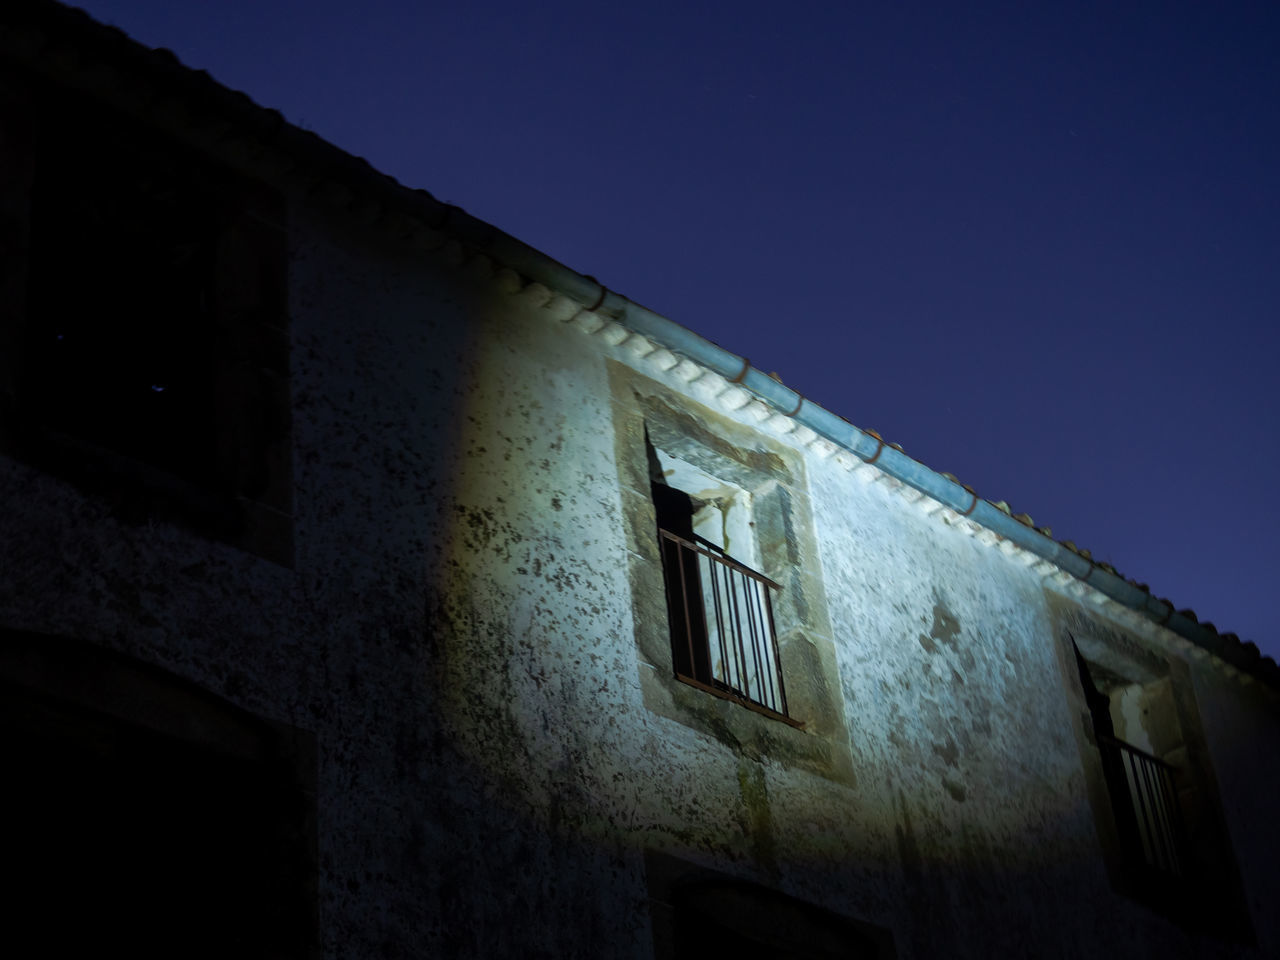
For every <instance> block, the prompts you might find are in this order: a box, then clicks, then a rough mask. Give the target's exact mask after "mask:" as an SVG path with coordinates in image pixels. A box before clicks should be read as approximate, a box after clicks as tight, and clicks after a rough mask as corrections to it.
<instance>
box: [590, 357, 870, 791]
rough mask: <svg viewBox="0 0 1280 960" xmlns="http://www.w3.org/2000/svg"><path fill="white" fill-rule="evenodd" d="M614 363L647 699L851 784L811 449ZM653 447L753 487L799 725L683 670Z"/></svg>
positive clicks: (743, 745)
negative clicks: (655, 495) (674, 642)
mask: <svg viewBox="0 0 1280 960" xmlns="http://www.w3.org/2000/svg"><path fill="white" fill-rule="evenodd" d="M606 364H607V368H608V374H609V381H610V390H611V397H612V412H613V424H614V448H615V450H614V452H615V459H616V463H617V468H618V479H619V485H620V491H621V497H622V508H623V522H624V533H625V538H626V547H627V558H628V577H629V581H630V593H631V606H632V618H633V622H634V625H635V643H636V659H637V669H638V672H639V676H640V686H641V692H642V696H643V699H644V704H645V706H646V707H647V708H648V709H649V710H650V711H651V712H653V713H655V714H657V715H659V716H663V717H666V718H668V719H670V720H674V721H676V722H678V723H681V724H683V725H685V726H687V727H690V728H692V729H694V730H697V731H699V732H701V733H704V734H706V735H708V736H711V737H713V738H714V739H716V740H718V741H720V742H721V743H723V744H725V745H726V746H727V747H729V748H730V749H732V750H734V751H735V752H737V753H738V754H739V755H741V756H744V757H748V758H752V759H759V758H762V757H766V756H767V757H769V758H770V759H772V760H774V761H776V762H779V763H782V764H784V765H788V766H793V767H796V768H799V769H803V770H807V771H809V772H811V773H815V774H817V775H819V776H822V777H825V778H827V779H829V780H833V781H835V782H838V783H843V784H845V785H849V786H851V785H853V783H854V774H853V764H852V756H851V753H850V749H849V740H848V738H849V733H848V727H847V725H846V723H845V721H844V707H843V701H842V698H841V694H840V683H839V672H838V669H839V668H838V666H837V660H836V650H835V644H834V641H833V639H832V630H831V624H830V620H829V618H828V613H827V601H826V594H825V591H824V586H823V578H822V572H821V566H820V561H819V554H818V545H817V539H816V536H815V533H814V525H813V519H812V513H811V509H810V506H809V497H808V491H807V481H806V474H805V465H804V458H803V455H802V454H801V453H800V452H799V451H796V450H794V449H792V448H791V447H788V446H786V445H785V444H783V443H780V442H778V441H777V440H775V439H773V438H771V437H768V436H766V435H764V434H763V433H761V432H760V431H758V430H755V429H752V428H751V427H749V426H746V425H744V424H742V423H740V422H738V421H736V420H734V419H733V418H731V417H729V416H726V415H725V414H722V413H718V412H716V411H714V410H711V409H709V408H708V407H706V406H705V405H703V404H701V403H698V402H697V401H695V400H692V399H690V398H688V397H686V396H683V395H681V394H678V393H676V392H675V391H673V390H671V389H669V388H668V387H666V386H664V385H662V384H660V383H658V382H657V381H655V380H653V379H651V378H649V377H647V376H645V375H643V374H640V373H637V372H636V371H634V370H633V369H631V368H630V367H628V366H626V365H624V364H622V363H620V362H618V361H615V360H612V359H607V360H606ZM647 442H652V444H653V446H655V447H657V448H660V449H662V450H664V451H665V452H666V453H668V454H670V455H672V456H675V457H679V458H680V459H682V460H685V461H686V462H688V463H690V464H692V465H694V466H696V467H698V468H699V469H700V470H703V471H704V472H705V473H707V474H709V475H710V476H713V477H719V478H722V479H723V480H724V481H726V482H728V483H731V484H734V485H735V486H737V487H740V488H742V489H743V490H746V491H748V492H750V494H751V497H752V505H753V507H752V513H753V522H754V527H755V535H756V545H755V546H756V557H757V558H758V561H759V563H760V567H759V572H760V573H762V574H763V575H764V576H766V577H768V578H769V579H771V580H773V581H775V582H776V583H778V584H779V586H780V589H778V590H777V591H776V592H775V593H774V595H773V617H774V627H775V634H776V637H777V643H778V653H779V658H780V660H781V663H782V675H783V678H784V682H785V684H786V696H787V706H788V714H789V717H790V719H791V720H792V721H794V725H790V724H788V723H783V722H780V721H779V720H777V719H773V718H771V717H768V716H765V715H762V714H760V713H757V712H754V711H752V710H749V709H747V708H745V707H744V706H743V705H742V704H740V703H738V702H736V701H733V700H727V699H723V698H720V697H716V696H713V695H711V694H710V693H708V692H706V691H704V690H701V689H699V688H697V687H694V686H691V685H690V684H688V683H685V682H683V681H681V680H679V679H678V678H677V677H676V672H675V668H674V664H673V657H672V649H671V632H670V626H669V620H668V611H667V595H666V585H665V581H664V575H663V568H662V558H661V555H660V552H659V545H658V534H657V522H656V515H655V509H654V506H653V501H652V495H651V489H650V467H649V462H648V455H647V452H646V443H647Z"/></svg>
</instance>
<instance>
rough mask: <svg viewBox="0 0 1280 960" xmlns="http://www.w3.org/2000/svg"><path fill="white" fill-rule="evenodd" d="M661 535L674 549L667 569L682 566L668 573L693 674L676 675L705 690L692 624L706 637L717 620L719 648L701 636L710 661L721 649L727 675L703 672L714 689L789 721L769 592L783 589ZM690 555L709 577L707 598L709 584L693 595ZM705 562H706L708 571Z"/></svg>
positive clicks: (665, 555) (665, 553)
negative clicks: (687, 558) (688, 564)
mask: <svg viewBox="0 0 1280 960" xmlns="http://www.w3.org/2000/svg"><path fill="white" fill-rule="evenodd" d="M658 532H659V534H660V535H661V537H662V538H663V539H664V541H670V542H671V543H672V544H674V546H673V547H671V548H670V549H666V548H665V547H664V550H663V561H664V565H666V566H667V567H668V568H669V567H670V564H671V563H672V562H675V564H676V566H677V567H678V572H677V573H674V574H671V573H670V571H669V569H668V577H669V579H668V582H669V583H671V584H672V588H674V586H675V585H676V584H678V585H679V588H680V594H681V604H680V606H681V608H682V609H681V611H680V612H681V613H683V615H684V624H685V641H686V646H687V648H688V655H689V664H690V672H691V674H693V675H692V676H688V677H685V676H684V675H683V674H681V673H680V671H679V670H677V671H676V672H677V675H679V676H681V677H682V679H686V680H691V681H695V683H694V685H695V686H698V685H703V686H706V684H702V683H701V678H700V677H698V676H697V673H698V669H699V661H698V651H697V649H695V644H694V640H695V638H694V636H693V625H694V623H695V621H696V622H699V623H701V624H702V626H703V630H704V633H706V634H709V632H710V629H711V625H712V621H713V620H714V625H715V630H716V640H715V647H712V646H711V644H710V637H709V636H704V637H702V638H701V643H702V646H703V648H704V649H705V651H706V652H705V658H706V659H707V660H708V661H709V660H710V659H711V651H712V650H713V649H717V648H718V650H719V653H720V668H721V672H722V674H723V677H717V676H716V671H715V666H714V664H711V663H708V664H707V666H706V668H705V669H707V670H708V671H709V672H710V676H709V677H708V681H709V682H710V683H711V688H712V689H714V683H722V684H723V685H724V687H725V690H726V691H727V692H725V696H726V697H727V698H728V699H736V700H740V701H744V702H746V703H748V704H753V705H755V706H758V707H760V708H761V709H762V710H763V711H764V712H765V713H767V714H769V715H773V716H783V717H785V716H786V709H787V701H786V691H785V688H784V685H783V677H782V659H781V654H780V652H779V650H778V642H777V635H776V633H775V630H774V625H773V606H772V596H771V593H770V587H773V588H776V589H780V587H779V585H778V584H777V583H775V582H774V581H773V580H770V579H769V578H768V577H766V576H764V575H762V574H760V573H757V572H756V571H754V570H752V569H750V568H749V567H745V566H743V565H742V564H739V563H736V562H734V561H733V560H730V559H729V558H727V557H725V556H722V555H720V554H718V553H713V552H712V551H710V550H707V549H705V548H703V547H701V546H700V545H698V544H696V543H693V542H691V541H689V540H686V539H684V538H683V537H680V536H677V535H676V534H673V533H671V531H669V530H664V529H662V528H659V530H658ZM686 551H689V552H691V553H692V554H693V555H694V556H695V557H696V562H695V564H694V566H695V569H696V570H697V574H698V577H699V579H700V580H701V579H704V578H709V579H710V581H711V583H710V591H711V595H710V597H709V598H708V597H707V595H706V593H705V591H706V589H707V587H706V585H705V584H704V585H703V586H702V588H701V589H700V590H699V597H697V598H695V597H693V596H692V595H691V594H692V587H693V584H692V583H691V582H690V581H691V575H690V574H689V573H688V572H687V571H686V570H685V560H684V555H685V552H686ZM673 558H674V560H673ZM703 558H706V559H705V564H706V567H705V569H704V568H703V563H704V561H703ZM735 574H737V576H736V577H735ZM708 599H709V600H710V603H711V606H712V608H713V612H712V614H710V615H708V614H707V611H706V606H707V602H708ZM695 600H697V601H698V602H697V607H698V611H697V614H696V617H695V614H694V612H693V609H692V607H693V606H694V602H695ZM744 620H745V622H744ZM748 644H750V650H749V651H748V649H747V645H748ZM765 644H767V645H768V648H769V649H768V650H766V649H764V645H765Z"/></svg>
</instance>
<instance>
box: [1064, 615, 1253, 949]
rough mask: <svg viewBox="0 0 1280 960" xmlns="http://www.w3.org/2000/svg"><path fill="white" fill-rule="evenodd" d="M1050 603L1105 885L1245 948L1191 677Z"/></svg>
mask: <svg viewBox="0 0 1280 960" xmlns="http://www.w3.org/2000/svg"><path fill="white" fill-rule="evenodd" d="M1051 603H1052V604H1053V606H1054V607H1055V608H1056V613H1055V616H1056V618H1057V620H1058V624H1059V632H1058V637H1059V640H1060V647H1059V651H1060V654H1061V660H1060V662H1061V665H1062V670H1063V676H1064V678H1065V680H1066V684H1067V689H1068V692H1069V694H1070V697H1071V700H1072V702H1073V703H1074V704H1075V705H1076V707H1077V708H1078V716H1079V718H1080V719H1079V723H1078V724H1077V726H1076V734H1077V740H1078V743H1079V746H1080V757H1081V760H1082V764H1083V771H1084V775H1085V785H1086V789H1087V792H1088V796H1089V802H1090V805H1091V806H1092V808H1093V814H1094V823H1095V826H1096V829H1097V834H1098V840H1099V842H1100V844H1101V848H1102V855H1103V858H1104V860H1105V862H1106V865H1107V872H1108V874H1109V876H1110V880H1111V884H1112V887H1113V888H1114V889H1115V890H1116V891H1117V892H1119V893H1120V894H1122V895H1124V896H1126V897H1128V898H1130V899H1132V900H1135V901H1138V902H1140V903H1142V904H1144V905H1145V906H1147V907H1148V908H1150V909H1153V910H1155V911H1157V912H1159V913H1163V914H1165V915H1166V916H1168V917H1169V918H1170V919H1172V920H1175V921H1176V922H1178V923H1180V924H1182V925H1183V926H1185V927H1187V928H1189V929H1193V930H1197V931H1200V932H1203V933H1207V934H1211V935H1214V936H1220V937H1225V938H1228V939H1232V940H1239V941H1242V942H1250V941H1251V939H1252V937H1253V930H1252V924H1251V921H1250V919H1249V915H1248V909H1247V906H1246V904H1245V900H1244V892H1243V887H1242V884H1241V880H1240V873H1239V868H1238V867H1237V865H1236V862H1235V856H1234V853H1233V852H1232V847H1231V840H1230V836H1229V835H1228V833H1227V829H1226V825H1225V820H1224V817H1223V813H1222V808H1221V801H1220V800H1219V796H1218V788H1217V781H1216V778H1215V776H1214V772H1213V764H1212V763H1211V761H1210V756H1209V750H1208V745H1207V743H1206V741H1205V736H1204V731H1203V729H1202V728H1201V724H1200V714H1199V709H1198V707H1197V706H1196V699H1195V692H1194V686H1193V684H1192V679H1191V673H1190V670H1191V668H1190V667H1189V666H1188V664H1187V662H1186V661H1184V660H1182V659H1180V658H1178V657H1177V656H1173V655H1170V654H1169V653H1168V652H1167V651H1166V650H1165V649H1164V648H1163V647H1162V646H1160V645H1159V644H1158V642H1157V640H1156V639H1150V638H1140V637H1137V636H1134V635H1132V634H1130V633H1128V632H1124V631H1120V630H1117V629H1114V628H1112V627H1110V626H1108V625H1107V624H1105V623H1103V622H1101V621H1097V620H1095V619H1093V618H1092V617H1089V616H1087V615H1085V614H1084V613H1083V612H1082V611H1081V610H1080V609H1079V607H1078V606H1077V605H1075V604H1073V603H1072V602H1071V601H1068V600H1066V599H1061V600H1059V599H1053V600H1052V601H1051Z"/></svg>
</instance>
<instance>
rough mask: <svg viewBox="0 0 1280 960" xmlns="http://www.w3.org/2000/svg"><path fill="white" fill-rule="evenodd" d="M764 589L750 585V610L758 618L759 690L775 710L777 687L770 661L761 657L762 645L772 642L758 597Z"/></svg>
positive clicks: (754, 584) (762, 605)
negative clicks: (767, 697)
mask: <svg viewBox="0 0 1280 960" xmlns="http://www.w3.org/2000/svg"><path fill="white" fill-rule="evenodd" d="M765 589H768V588H767V587H762V586H761V585H760V584H758V583H753V584H752V585H751V600H752V609H753V610H754V611H755V613H756V616H758V617H759V623H760V645H759V647H758V648H757V649H758V650H759V651H760V653H761V656H760V688H761V689H762V690H764V691H766V692H767V693H768V695H769V706H770V707H772V708H773V709H775V710H776V709H777V707H778V693H777V685H776V684H775V682H774V676H773V670H772V668H771V663H770V660H769V658H768V657H766V656H764V655H763V654H764V650H765V647H764V645H765V644H766V643H772V642H773V638H772V637H770V636H769V622H768V621H767V620H765V618H764V601H763V600H762V599H761V597H760V593H761V591H762V590H765Z"/></svg>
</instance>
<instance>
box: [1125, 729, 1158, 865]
mask: <svg viewBox="0 0 1280 960" xmlns="http://www.w3.org/2000/svg"><path fill="white" fill-rule="evenodd" d="M1124 757H1125V759H1126V760H1127V761H1128V763H1129V777H1128V780H1129V784H1130V786H1129V802H1130V803H1131V804H1133V806H1134V807H1136V808H1137V813H1138V815H1139V816H1140V817H1141V818H1142V821H1141V829H1139V831H1138V840H1139V842H1140V844H1141V846H1142V855H1143V858H1144V859H1145V860H1146V861H1147V862H1148V863H1150V862H1151V859H1152V858H1151V854H1150V853H1149V852H1148V851H1149V848H1150V846H1151V843H1150V839H1149V838H1150V836H1151V823H1150V821H1149V819H1148V817H1147V805H1146V804H1145V803H1144V802H1143V801H1142V787H1141V781H1140V780H1139V778H1138V768H1137V756H1136V754H1132V753H1130V754H1125V755H1124Z"/></svg>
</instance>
